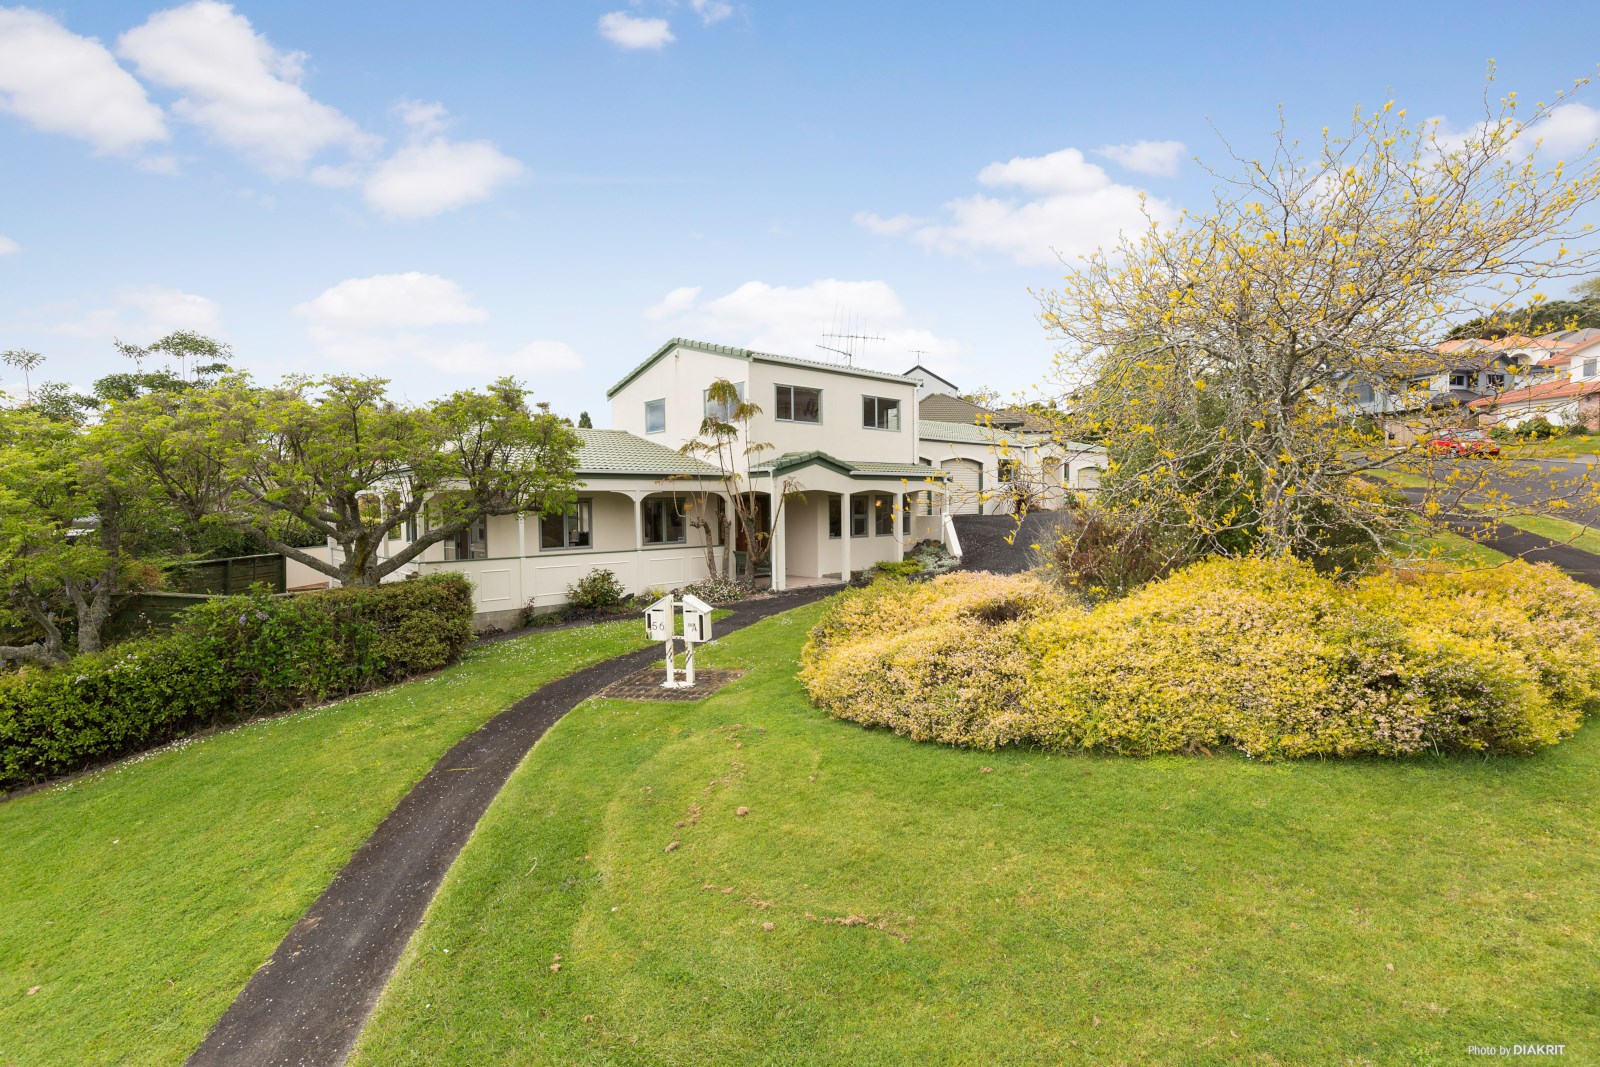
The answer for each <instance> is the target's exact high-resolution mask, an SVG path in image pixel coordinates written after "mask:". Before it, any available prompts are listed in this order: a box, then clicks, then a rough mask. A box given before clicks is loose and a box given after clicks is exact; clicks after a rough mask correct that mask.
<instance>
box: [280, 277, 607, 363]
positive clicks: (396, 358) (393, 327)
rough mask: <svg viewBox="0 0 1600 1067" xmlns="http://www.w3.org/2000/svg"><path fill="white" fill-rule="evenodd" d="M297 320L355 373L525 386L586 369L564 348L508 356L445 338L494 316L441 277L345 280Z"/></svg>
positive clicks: (555, 344)
mask: <svg viewBox="0 0 1600 1067" xmlns="http://www.w3.org/2000/svg"><path fill="white" fill-rule="evenodd" d="M294 312H295V314H296V315H299V316H300V317H301V318H303V319H305V320H306V321H307V323H308V324H309V328H310V333H311V339H312V341H314V342H315V343H316V345H317V347H318V349H319V350H320V351H321V353H322V355H323V356H324V357H326V358H327V359H328V360H329V361H330V362H332V363H334V364H335V365H337V366H340V367H346V368H350V369H355V370H363V371H371V370H380V369H384V368H397V367H403V366H408V365H410V366H427V367H431V368H433V369H435V370H439V371H444V372H446V373H450V374H461V375H469V376H476V377H479V378H487V377H498V376H499V375H502V374H512V375H516V376H517V377H522V378H527V377H530V376H534V375H539V374H560V373H567V372H570V371H575V370H578V369H579V368H580V367H582V365H583V360H582V358H581V357H580V356H579V355H578V353H577V352H575V351H573V349H572V348H571V347H570V346H569V345H567V344H564V343H562V342H560V341H532V342H529V343H527V344H523V345H521V346H519V347H517V348H515V349H513V350H511V351H509V352H506V351H502V350H500V349H497V348H495V347H494V346H492V345H490V344H488V343H487V342H484V341H481V340H476V339H472V338H463V337H460V336H452V335H450V334H449V333H448V332H445V333H441V332H440V331H441V330H445V331H448V328H449V327H460V326H469V325H475V324H481V323H484V322H487V321H488V318H489V313H488V312H487V311H485V310H484V309H483V308H480V307H478V306H477V305H476V304H474V303H473V301H472V298H471V297H470V296H469V295H468V294H467V292H466V291H465V290H464V289H462V288H461V287H460V286H459V285H458V284H456V283H455V282H453V281H451V280H450V279H448V278H443V277H440V276H439V275H437V274H422V273H420V272H417V271H410V272H408V273H405V274H378V275H374V276H372V277H368V278H348V279H346V280H345V281H342V282H340V283H339V284H338V285H335V286H333V287H332V288H329V289H326V290H324V291H323V292H322V293H321V294H320V295H318V296H317V297H316V298H315V299H313V300H309V301H307V302H305V303H303V304H300V305H298V306H297V307H296V308H295V309H294Z"/></svg>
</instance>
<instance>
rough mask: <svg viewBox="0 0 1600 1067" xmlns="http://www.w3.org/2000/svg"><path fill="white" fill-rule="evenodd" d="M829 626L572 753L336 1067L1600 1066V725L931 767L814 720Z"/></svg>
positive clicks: (735, 639)
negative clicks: (1561, 735)
mask: <svg viewBox="0 0 1600 1067" xmlns="http://www.w3.org/2000/svg"><path fill="white" fill-rule="evenodd" d="M819 610H820V609H819V608H817V607H812V608H806V609H801V610H799V611H796V612H792V613H790V614H788V615H785V616H779V617H777V618H774V619H772V620H770V621H767V622H764V623H760V624H758V625H756V626H754V627H751V628H750V629H748V630H744V631H741V632H739V633H736V634H733V635H731V636H730V637H729V638H727V639H726V640H725V641H723V642H720V643H719V644H718V645H717V646H714V650H713V652H712V654H711V655H709V656H708V657H707V659H708V660H709V661H710V662H712V663H715V664H720V665H722V666H741V667H744V668H746V669H747V670H748V671H749V673H748V674H746V675H745V677H744V678H743V679H741V680H740V681H739V682H737V683H735V684H734V685H733V686H731V687H729V688H728V689H725V690H724V691H722V692H721V693H719V694H717V695H715V696H713V697H711V698H709V699H706V700H704V701H700V702H695V703H687V704H668V703H650V704H643V703H623V702H615V701H607V702H589V703H586V704H584V705H582V706H580V707H579V708H578V709H576V710H575V711H574V712H572V713H571V714H569V715H568V716H567V717H566V718H565V719H563V720H562V721H561V722H560V723H559V724H558V725H557V726H556V727H555V728H554V729H553V730H552V731H551V732H550V734H549V735H547V736H546V737H545V739H544V740H542V741H541V742H540V743H539V745H538V746H537V747H536V748H535V749H534V751H533V752H532V753H531V754H530V756H529V758H528V759H527V760H526V761H525V763H524V765H523V766H522V767H521V768H520V769H519V771H518V772H517V773H516V775H514V776H513V778H512V780H511V782H510V783H509V784H508V787H507V789H506V791H505V792H504V793H502V795H501V796H500V797H499V798H498V799H497V800H496V802H495V804H494V805H493V806H492V807H491V809H490V811H489V813H488V814H487V815H486V817H485V819H484V821H483V822H482V823H481V824H480V826H479V828H478V831H477V834H476V836H475V837H474V838H473V840H472V841H471V843H470V844H469V845H468V846H467V848H466V850H465V851H464V853H463V854H462V857H461V859H460V861H459V862H458V863H457V864H456V866H455V868H454V869H453V870H452V871H451V873H450V875H449V876H448V878H447V880H446V883H445V886H444V889H443V891H442V894H441V896H440V897H439V898H438V899H437V900H436V901H435V904H434V906H433V908H432V909H431V911H430V913H429V916H428V919H427V921H426V923H425V925H424V927H423V928H422V930H420V931H419V933H418V935H417V936H416V937H415V938H414V939H413V942H412V944H411V946H410V947H409V948H408V950H407V953H406V956H405V958H404V959H403V961H402V964H401V966H400V968H399V970H398V972H397V975H396V977H395V979H394V981H393V982H392V984H391V985H390V987H389V989H388V991H387V992H386V994H385V996H384V999H383V1001H382V1002H381V1003H380V1005H379V1008H378V1011H377V1013H376V1015H375V1017H374V1019H373V1020H372V1022H371V1024H370V1025H369V1027H368V1029H367V1031H366V1033H365V1035H364V1037H363V1039H362V1042H361V1044H360V1046H359V1048H358V1051H357V1055H356V1058H355V1061H354V1062H355V1063H357V1064H360V1065H362V1067H389V1065H392V1064H430V1065H433V1064H439V1065H451V1064H454V1065H472V1067H477V1065H481V1064H501V1063H515V1064H563V1065H564V1064H633V1063H638V1064H645V1063H648V1064H685V1065H688V1064H710V1063H716V1064H789V1063H801V1062H804V1063H829V1064H834V1063H841V1064H904V1063H962V1064H967V1063H974V1064H977V1063H982V1064H990V1063H1016V1064H1024V1063H1025V1064H1035V1063H1058V1062H1066V1063H1084V1064H1118V1063H1121V1064H1150V1063H1156V1064H1185V1065H1187V1064H1232V1063H1241V1062H1248V1063H1262V1064H1287V1063H1296V1064H1300V1063H1305V1064H1383V1065H1389V1064H1415V1063H1449V1064H1458V1063H1464V1062H1473V1058H1472V1057H1468V1056H1467V1054H1466V1049H1467V1046H1468V1045H1473V1044H1477V1045H1485V1044H1505V1045H1511V1044H1513V1043H1530V1042H1556V1043H1564V1044H1566V1046H1567V1056H1566V1058H1565V1059H1564V1060H1563V1062H1568V1063H1582V1062H1589V1063H1592V1062H1596V1061H1600V968H1597V967H1596V966H1595V961H1596V960H1597V959H1600V831H1597V824H1596V820H1595V816H1594V805H1593V795H1594V783H1595V782H1596V781H1597V780H1600V730H1597V729H1596V728H1595V727H1594V726H1593V725H1590V726H1589V727H1587V728H1585V729H1584V730H1581V731H1579V733H1578V734H1577V735H1576V736H1575V737H1574V738H1572V739H1571V740H1569V741H1567V742H1566V743H1564V744H1562V745H1560V746H1558V747H1556V748H1554V749H1550V750H1547V751H1545V752H1543V753H1541V754H1539V755H1536V756H1533V757H1528V758H1520V759H1514V758H1488V759H1483V758H1477V759H1473V758H1426V759H1417V760H1412V761H1407V762H1381V761H1356V762H1332V761H1330V762H1305V763H1282V764H1268V765H1263V764H1257V763H1251V762H1249V761H1246V760H1243V759H1238V758H1233V757H1229V756H1218V757H1216V758H1208V757H1192V758H1161V759H1146V760H1137V759H1119V758H1112V757H1094V756H1072V755H1067V756H1063V755H1054V756H1050V755H1045V754H1043V753H1040V752H1033V751H1008V752H1002V753H981V752H968V751H959V750H954V749H947V748H938V747H935V746H931V745H920V744H916V743H913V742H910V741H906V740H903V739H901V738H897V737H895V736H893V735H890V734H886V733H881V732H871V731H867V730H863V729H861V728H858V727H856V726H853V725H848V724H845V723H841V722H837V721H833V720H830V719H828V718H827V717H825V716H824V715H822V714H821V713H819V712H817V711H815V710H814V709H812V708H811V707H810V706H809V705H808V704H807V702H806V700H805V699H804V697H803V695H802V693H801V691H800V690H799V688H798V686H797V685H796V683H795V682H794V680H793V675H794V671H795V666H796V657H797V655H798V652H799V649H800V647H801V645H802V643H803V641H804V639H805V634H806V628H807V626H808V625H809V624H810V623H811V622H812V621H813V620H814V619H815V618H816V617H817V614H818V611H819ZM740 806H747V807H748V808H749V813H748V814H747V815H746V816H744V817H740V816H738V815H737V814H736V810H737V808H739V807H740ZM679 824H682V825H679ZM674 842H676V843H677V844H678V847H676V848H674V849H672V850H671V851H668V849H669V846H670V845H672V844H673V843H674ZM766 923H771V924H772V929H771V930H770V931H769V930H765V929H764V928H763V927H764V924H766ZM558 957H559V959H558ZM557 962H559V964H560V970H559V971H553V970H552V964H554V963H557Z"/></svg>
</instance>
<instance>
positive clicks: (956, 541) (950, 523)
mask: <svg viewBox="0 0 1600 1067" xmlns="http://www.w3.org/2000/svg"><path fill="white" fill-rule="evenodd" d="M944 547H946V548H948V549H949V550H950V554H951V555H952V556H954V557H955V558H956V559H960V558H961V538H960V537H959V536H958V535H957V534H956V521H955V520H954V519H953V518H951V517H950V516H949V515H946V516H945V517H944Z"/></svg>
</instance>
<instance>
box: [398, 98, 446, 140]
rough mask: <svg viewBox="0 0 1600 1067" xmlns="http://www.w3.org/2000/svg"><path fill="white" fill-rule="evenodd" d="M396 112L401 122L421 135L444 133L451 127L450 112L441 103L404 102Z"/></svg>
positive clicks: (400, 103)
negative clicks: (446, 128)
mask: <svg viewBox="0 0 1600 1067" xmlns="http://www.w3.org/2000/svg"><path fill="white" fill-rule="evenodd" d="M394 111H395V114H396V115H399V116H400V121H401V122H403V123H405V124H406V125H407V126H410V127H411V128H412V129H413V130H416V131H417V132H418V133H419V134H430V133H443V132H444V128H445V127H446V126H448V125H450V112H449V111H447V110H445V106H444V105H443V104H440V103H432V104H424V103H422V102H421V101H420V100H402V101H400V102H399V103H398V104H396V105H395V107H394Z"/></svg>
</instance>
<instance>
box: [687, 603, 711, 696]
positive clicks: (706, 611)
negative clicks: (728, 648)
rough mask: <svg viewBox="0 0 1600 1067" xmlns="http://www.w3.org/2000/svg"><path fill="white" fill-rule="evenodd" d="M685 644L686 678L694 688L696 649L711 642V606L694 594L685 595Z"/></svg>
mask: <svg viewBox="0 0 1600 1067" xmlns="http://www.w3.org/2000/svg"><path fill="white" fill-rule="evenodd" d="M682 603H683V643H684V644H686V645H688V646H689V654H688V661H687V663H686V665H685V667H686V669H685V673H684V677H685V678H686V679H687V681H688V685H689V687H690V688H691V689H692V688H693V687H694V648H695V646H696V645H698V644H701V643H703V642H706V641H709V640H711V605H710V604H707V603H706V602H705V601H704V600H701V599H700V598H699V597H697V596H695V595H694V594H693V593H685V594H683V601H682Z"/></svg>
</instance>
